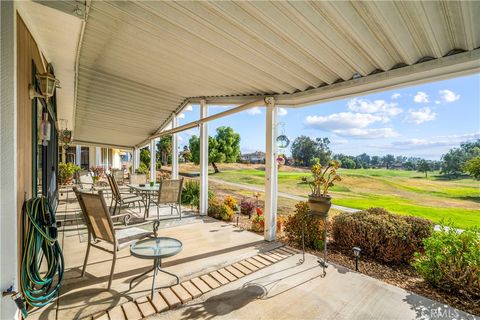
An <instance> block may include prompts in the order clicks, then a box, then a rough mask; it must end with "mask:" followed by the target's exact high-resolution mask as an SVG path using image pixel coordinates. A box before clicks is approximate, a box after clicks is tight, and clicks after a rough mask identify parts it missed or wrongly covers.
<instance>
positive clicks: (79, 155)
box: [75, 144, 82, 167]
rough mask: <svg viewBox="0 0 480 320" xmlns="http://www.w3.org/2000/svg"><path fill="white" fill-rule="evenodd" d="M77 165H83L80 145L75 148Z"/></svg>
mask: <svg viewBox="0 0 480 320" xmlns="http://www.w3.org/2000/svg"><path fill="white" fill-rule="evenodd" d="M75 164H76V165H77V166H79V167H80V165H81V164H82V146H81V145H78V144H77V146H76V148H75Z"/></svg>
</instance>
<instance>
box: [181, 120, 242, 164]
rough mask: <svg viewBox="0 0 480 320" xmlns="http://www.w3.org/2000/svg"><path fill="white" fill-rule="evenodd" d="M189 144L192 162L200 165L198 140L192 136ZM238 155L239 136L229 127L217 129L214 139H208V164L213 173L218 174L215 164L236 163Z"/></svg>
mask: <svg viewBox="0 0 480 320" xmlns="http://www.w3.org/2000/svg"><path fill="white" fill-rule="evenodd" d="M188 143H189V149H190V152H191V154H192V161H193V162H194V163H196V164H199V163H200V138H199V137H197V136H196V135H193V136H192V137H191V138H190V140H189V141H188ZM239 155H240V135H239V134H238V133H236V132H235V131H233V129H232V128H230V127H219V128H217V134H216V135H215V137H208V162H210V163H211V164H212V167H213V169H214V170H215V173H218V172H220V170H218V167H217V165H216V163H222V162H227V163H232V162H236V161H237V159H238V156H239Z"/></svg>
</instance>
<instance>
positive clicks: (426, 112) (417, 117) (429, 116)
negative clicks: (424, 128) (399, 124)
mask: <svg viewBox="0 0 480 320" xmlns="http://www.w3.org/2000/svg"><path fill="white" fill-rule="evenodd" d="M436 117H437V114H436V113H435V112H433V111H432V109H430V108H428V107H425V108H421V109H418V110H412V109H410V110H408V115H407V116H406V117H405V121H407V122H412V123H416V124H420V123H423V122H427V121H432V120H435V118H436Z"/></svg>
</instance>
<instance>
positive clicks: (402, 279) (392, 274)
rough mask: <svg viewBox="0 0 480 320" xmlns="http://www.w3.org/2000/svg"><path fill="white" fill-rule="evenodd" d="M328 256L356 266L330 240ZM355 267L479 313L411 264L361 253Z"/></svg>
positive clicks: (476, 305) (474, 304)
mask: <svg viewBox="0 0 480 320" xmlns="http://www.w3.org/2000/svg"><path fill="white" fill-rule="evenodd" d="M231 223H232V224H234V225H237V220H236V216H235V220H234V221H233V222H231ZM238 227H239V228H242V229H245V230H250V227H251V221H250V220H249V219H248V216H244V215H240V216H239V221H238ZM250 231H252V230H250ZM279 240H280V241H282V242H284V243H286V244H288V245H290V246H292V247H294V248H297V249H301V248H299V247H298V246H296V245H295V244H292V243H289V242H288V241H287V239H286V238H285V237H283V238H280V239H279ZM306 251H307V252H309V253H311V254H314V255H320V254H321V252H319V251H315V250H312V249H307V250H306ZM328 260H329V261H331V262H333V263H335V264H338V265H341V266H343V267H346V268H349V269H351V270H355V258H354V256H353V252H351V251H345V250H342V249H340V248H338V247H336V246H335V243H334V242H332V241H330V242H329V243H328ZM358 269H359V272H360V273H363V274H365V275H367V276H370V277H373V278H376V279H379V280H381V281H384V282H386V283H389V284H391V285H394V286H397V287H400V288H403V289H405V290H408V291H410V292H413V293H416V294H418V295H421V296H424V297H427V298H429V299H432V300H435V301H438V302H440V303H444V304H448V305H450V306H452V307H454V308H457V309H459V310H462V311H465V312H468V313H470V314H473V315H476V316H480V301H472V300H469V299H468V298H467V297H465V296H460V295H459V294H458V293H450V292H446V291H444V290H440V289H436V288H432V287H431V286H430V285H428V283H426V282H425V281H424V280H423V278H421V277H420V276H418V274H417V273H416V272H415V270H414V269H413V267H412V266H410V265H408V264H401V265H388V264H385V263H381V262H378V261H375V260H372V259H370V258H367V257H361V258H360V260H359V264H358Z"/></svg>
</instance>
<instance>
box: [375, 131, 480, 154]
mask: <svg viewBox="0 0 480 320" xmlns="http://www.w3.org/2000/svg"><path fill="white" fill-rule="evenodd" d="M476 139H480V132H474V133H466V134H452V135H447V136H434V137H429V138H428V139H425V138H413V139H408V140H400V141H395V142H392V143H389V144H387V145H383V146H377V147H379V148H390V149H399V150H410V149H426V148H435V147H449V148H452V147H457V146H458V145H459V144H460V143H462V142H465V141H471V140H476Z"/></svg>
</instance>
